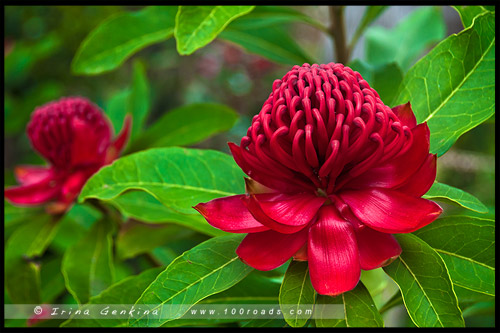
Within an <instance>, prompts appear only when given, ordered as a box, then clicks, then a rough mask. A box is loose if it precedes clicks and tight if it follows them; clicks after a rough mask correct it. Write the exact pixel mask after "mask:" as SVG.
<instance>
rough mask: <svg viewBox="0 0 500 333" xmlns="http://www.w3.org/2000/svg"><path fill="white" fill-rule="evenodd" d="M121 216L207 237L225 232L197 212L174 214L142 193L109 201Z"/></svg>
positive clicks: (132, 192)
mask: <svg viewBox="0 0 500 333" xmlns="http://www.w3.org/2000/svg"><path fill="white" fill-rule="evenodd" d="M109 203H110V204H112V205H113V206H115V207H116V208H117V209H118V210H119V211H120V212H121V213H122V214H123V215H125V216H126V217H128V218H130V217H131V218H134V219H137V220H139V221H144V222H150V223H155V224H158V223H159V224H163V223H175V224H178V225H181V226H184V227H187V228H190V229H192V230H195V231H198V232H201V233H203V234H206V235H209V236H222V235H225V234H227V233H226V232H225V231H222V230H220V229H217V228H214V227H212V226H211V225H210V224H208V222H207V220H205V218H204V217H203V216H201V215H200V214H198V212H197V211H195V210H193V211H192V214H182V213H179V212H176V211H174V210H172V209H170V208H168V207H166V206H164V205H163V204H162V203H161V202H159V201H158V200H157V199H155V197H153V196H152V195H150V194H148V193H147V192H143V191H128V192H124V193H122V194H121V195H120V196H118V197H116V198H114V199H112V200H110V201H109Z"/></svg>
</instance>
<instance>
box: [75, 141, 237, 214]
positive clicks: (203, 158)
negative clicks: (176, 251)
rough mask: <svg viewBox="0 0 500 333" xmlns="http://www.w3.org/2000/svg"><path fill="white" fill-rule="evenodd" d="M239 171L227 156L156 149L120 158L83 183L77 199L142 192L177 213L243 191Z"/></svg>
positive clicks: (101, 197) (172, 148)
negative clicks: (130, 191) (133, 191)
mask: <svg viewBox="0 0 500 333" xmlns="http://www.w3.org/2000/svg"><path fill="white" fill-rule="evenodd" d="M242 177H243V172H242V171H241V169H240V168H239V167H238V166H237V165H236V163H234V161H233V159H232V158H231V156H229V155H227V154H224V153H221V152H218V151H214V150H201V149H186V148H177V147H170V148H156V149H149V150H146V151H141V152H138V153H135V154H131V155H128V156H125V157H122V158H120V159H118V160H116V161H114V162H113V164H111V165H109V166H106V167H104V168H102V169H100V170H99V171H98V172H97V173H96V174H94V175H93V176H92V177H91V178H90V179H89V180H88V181H87V183H86V184H85V186H84V188H83V189H82V192H81V193H80V197H79V198H80V200H82V201H83V200H85V199H88V198H97V199H100V200H110V199H114V198H115V197H117V196H118V195H120V194H121V193H122V192H124V191H126V190H133V189H135V190H142V191H146V192H148V193H149V194H151V195H152V196H154V197H155V198H156V199H157V200H159V201H160V202H161V203H162V204H164V205H166V206H167V207H169V208H172V209H174V210H176V211H178V212H180V213H184V214H192V213H193V212H194V210H193V208H192V207H193V206H195V205H196V204H198V203H200V202H206V201H210V200H212V199H215V198H218V197H223V196H229V195H234V194H239V193H244V184H243V183H244V182H243V181H242Z"/></svg>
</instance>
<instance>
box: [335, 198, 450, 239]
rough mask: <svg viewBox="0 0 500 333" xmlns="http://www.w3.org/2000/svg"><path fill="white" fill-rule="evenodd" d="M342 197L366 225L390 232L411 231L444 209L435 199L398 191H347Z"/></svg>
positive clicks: (431, 219)
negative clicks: (417, 196)
mask: <svg viewBox="0 0 500 333" xmlns="http://www.w3.org/2000/svg"><path fill="white" fill-rule="evenodd" d="M339 196H340V198H341V199H342V200H343V201H344V202H345V203H346V204H348V205H349V207H350V208H351V210H352V212H353V213H354V215H356V217H357V218H359V219H360V220H361V222H363V223H364V224H366V225H367V226H369V227H370V228H373V229H375V230H378V231H381V232H386V233H392V234H394V233H407V232H413V231H415V230H417V229H420V228H422V227H423V226H425V225H427V224H429V223H431V222H432V221H434V220H435V219H436V218H437V217H438V216H439V214H441V212H442V209H441V207H439V205H438V204H436V203H435V202H433V201H430V200H426V199H422V198H416V197H412V196H409V195H407V194H404V193H401V192H399V191H395V190H388V189H382V188H372V189H367V190H359V191H343V192H341V193H339Z"/></svg>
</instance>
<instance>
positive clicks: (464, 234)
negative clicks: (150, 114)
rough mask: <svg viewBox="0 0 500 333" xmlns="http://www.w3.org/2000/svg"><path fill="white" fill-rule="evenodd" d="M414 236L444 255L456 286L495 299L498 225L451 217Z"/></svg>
mask: <svg viewBox="0 0 500 333" xmlns="http://www.w3.org/2000/svg"><path fill="white" fill-rule="evenodd" d="M415 234H416V235H417V236H418V237H420V238H421V239H423V240H424V241H425V242H426V243H427V244H429V245H430V246H432V247H433V248H434V250H436V251H437V252H438V253H439V255H441V257H442V258H443V260H444V262H445V263H446V266H447V267H448V271H449V272H450V277H451V280H452V281H453V284H454V285H457V286H460V287H463V288H467V289H470V290H473V291H476V292H480V293H484V294H487V295H492V296H494V295H495V221H493V220H486V219H480V218H475V217H470V216H449V217H444V218H441V219H439V220H437V221H435V222H433V223H431V224H430V225H428V226H426V227H424V228H422V229H419V230H417V231H416V232H415Z"/></svg>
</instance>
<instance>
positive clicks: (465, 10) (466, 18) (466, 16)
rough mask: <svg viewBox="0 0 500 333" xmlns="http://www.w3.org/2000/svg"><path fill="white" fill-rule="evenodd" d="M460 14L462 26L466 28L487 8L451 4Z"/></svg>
mask: <svg viewBox="0 0 500 333" xmlns="http://www.w3.org/2000/svg"><path fill="white" fill-rule="evenodd" d="M452 7H453V8H455V10H456V11H457V12H458V15H460V19H461V20H462V24H463V25H464V28H468V27H470V26H471V25H472V22H473V21H474V19H475V18H476V17H477V16H478V15H481V14H483V13H485V12H487V11H488V10H487V9H486V8H484V7H483V6H452Z"/></svg>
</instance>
